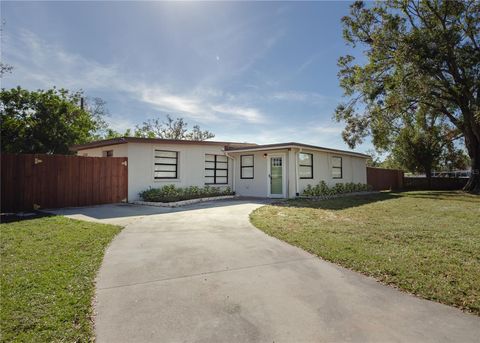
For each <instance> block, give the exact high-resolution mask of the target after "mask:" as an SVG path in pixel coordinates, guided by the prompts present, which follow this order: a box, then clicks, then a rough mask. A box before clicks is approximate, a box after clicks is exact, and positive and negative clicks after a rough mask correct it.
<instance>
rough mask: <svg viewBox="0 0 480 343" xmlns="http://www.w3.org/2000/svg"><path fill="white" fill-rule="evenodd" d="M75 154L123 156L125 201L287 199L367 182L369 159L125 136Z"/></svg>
mask: <svg viewBox="0 0 480 343" xmlns="http://www.w3.org/2000/svg"><path fill="white" fill-rule="evenodd" d="M72 150H74V151H76V152H77V154H78V155H80V156H93V157H102V156H103V157H128V201H133V200H138V199H139V196H138V193H139V192H141V191H143V190H145V189H148V188H149V187H154V188H155V187H161V186H163V185H167V184H174V185H175V186H178V187H185V186H199V187H203V186H205V185H210V186H214V187H227V186H228V187H230V188H231V189H232V190H234V191H235V192H236V194H237V195H241V196H254V197H271V198H292V197H295V196H297V195H299V194H301V193H302V192H303V189H304V188H305V187H306V186H307V185H308V184H311V185H316V184H318V183H319V182H320V181H322V180H323V181H325V182H326V183H327V184H329V185H333V184H335V183H337V182H341V183H346V182H355V183H366V182H367V175H366V161H367V158H368V156H367V155H364V154H359V153H356V152H350V151H343V150H336V149H329V148H323V147H318V146H313V145H307V144H300V143H293V142H292V143H281V144H268V145H256V144H250V143H238V142H216V141H186V140H170V139H158V138H135V137H124V138H114V139H107V140H102V141H96V142H91V143H88V144H83V145H76V146H74V147H72Z"/></svg>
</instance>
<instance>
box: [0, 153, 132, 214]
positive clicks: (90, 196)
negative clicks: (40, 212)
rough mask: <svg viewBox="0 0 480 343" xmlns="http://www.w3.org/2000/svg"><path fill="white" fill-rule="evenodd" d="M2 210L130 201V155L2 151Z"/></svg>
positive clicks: (12, 210)
mask: <svg viewBox="0 0 480 343" xmlns="http://www.w3.org/2000/svg"><path fill="white" fill-rule="evenodd" d="M1 163H2V165H1V187H2V188H1V210H2V212H18V211H29V210H32V209H37V208H60V207H68V206H87V205H97V204H107V203H117V202H122V201H127V191H128V167H127V157H83V156H67V155H45V154H35V155H30V154H28V155H27V154H21V155H20V154H19V155H17V154H2V156H1Z"/></svg>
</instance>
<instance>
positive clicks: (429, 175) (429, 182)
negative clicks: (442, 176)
mask: <svg viewBox="0 0 480 343" xmlns="http://www.w3.org/2000/svg"><path fill="white" fill-rule="evenodd" d="M425 176H426V177H427V185H428V189H432V167H431V166H428V167H425Z"/></svg>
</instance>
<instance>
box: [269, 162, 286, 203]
mask: <svg viewBox="0 0 480 343" xmlns="http://www.w3.org/2000/svg"><path fill="white" fill-rule="evenodd" d="M282 163H283V159H282V157H272V158H270V194H275V195H283V175H282V173H283V167H282Z"/></svg>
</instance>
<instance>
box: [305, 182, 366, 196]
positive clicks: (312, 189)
mask: <svg viewBox="0 0 480 343" xmlns="http://www.w3.org/2000/svg"><path fill="white" fill-rule="evenodd" d="M371 190H372V187H371V186H370V185H367V184H364V183H353V182H347V183H336V184H335V185H334V186H331V187H330V186H328V185H327V184H326V183H325V181H320V183H319V184H318V185H316V186H312V185H307V187H305V189H304V190H303V193H302V195H303V196H315V197H317V196H331V195H338V194H347V193H357V192H368V191H371Z"/></svg>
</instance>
